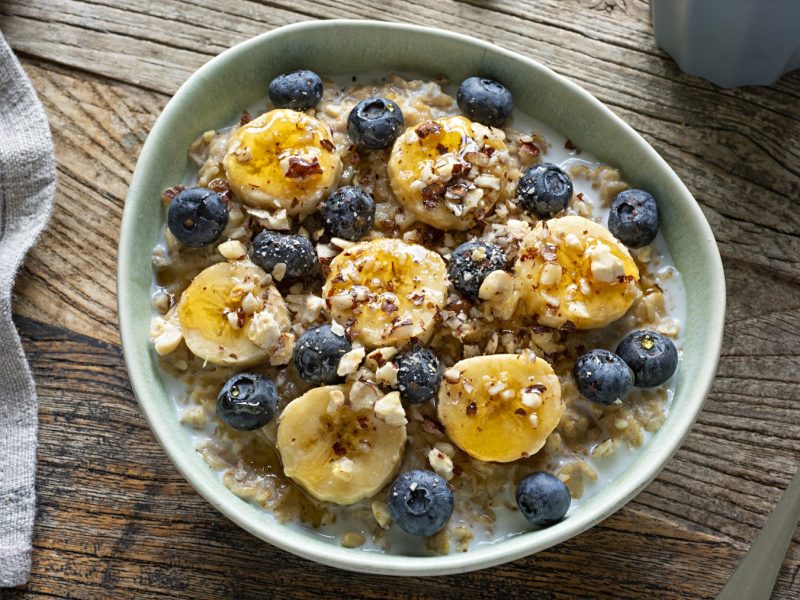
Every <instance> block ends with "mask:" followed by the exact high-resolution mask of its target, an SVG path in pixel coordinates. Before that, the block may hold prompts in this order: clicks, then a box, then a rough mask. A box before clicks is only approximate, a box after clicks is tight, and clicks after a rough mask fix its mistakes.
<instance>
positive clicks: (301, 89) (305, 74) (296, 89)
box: [268, 69, 324, 110]
mask: <svg viewBox="0 0 800 600" xmlns="http://www.w3.org/2000/svg"><path fill="white" fill-rule="evenodd" d="M323 91H324V87H323V85H322V79H321V78H320V76H319V75H317V74H316V73H314V72H313V71H309V70H306V69H303V70H299V71H292V72H291V73H284V74H283V75H278V76H277V77H276V78H275V79H273V80H272V81H270V83H269V88H268V93H269V99H270V102H272V105H273V106H274V107H275V108H291V109H292V110H308V109H309V108H314V107H315V106H316V105H317V104H319V101H320V100H321V99H322V93H323Z"/></svg>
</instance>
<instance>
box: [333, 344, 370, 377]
mask: <svg viewBox="0 0 800 600" xmlns="http://www.w3.org/2000/svg"><path fill="white" fill-rule="evenodd" d="M365 354H366V350H364V348H363V347H359V348H353V349H352V350H350V352H348V353H346V354H345V355H344V356H342V358H341V359H339V366H338V367H337V369H336V374H337V375H339V376H340V377H344V376H345V375H350V374H351V373H355V372H356V371H357V370H358V367H359V365H360V364H361V361H362V360H364V355H365Z"/></svg>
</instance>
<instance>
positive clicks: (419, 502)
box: [388, 469, 455, 537]
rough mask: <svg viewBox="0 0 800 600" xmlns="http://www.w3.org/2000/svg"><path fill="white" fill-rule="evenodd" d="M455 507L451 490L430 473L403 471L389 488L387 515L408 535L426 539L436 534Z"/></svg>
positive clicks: (418, 470) (419, 470)
mask: <svg viewBox="0 0 800 600" xmlns="http://www.w3.org/2000/svg"><path fill="white" fill-rule="evenodd" d="M454 504H455V502H454V498H453V490H451V489H450V486H449V485H447V481H445V479H444V477H441V476H440V475H437V474H436V473H433V472H432V471H424V470H422V469H417V470H414V471H406V472H405V473H401V474H400V475H398V477H397V479H395V480H394V483H392V487H390V488H389V499H388V505H389V514H390V515H391V517H392V519H394V522H395V523H396V524H397V526H398V527H399V528H400V529H402V530H403V531H405V532H406V533H409V534H411V535H420V536H425V537H427V536H429V535H433V534H434V533H436V532H437V531H439V530H440V529H441V528H442V527H444V525H445V523H447V521H448V519H450V515H452V514H453V506H454Z"/></svg>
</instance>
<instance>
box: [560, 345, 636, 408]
mask: <svg viewBox="0 0 800 600" xmlns="http://www.w3.org/2000/svg"><path fill="white" fill-rule="evenodd" d="M573 375H574V376H575V383H576V384H577V385H578V391H579V392H580V393H581V394H582V395H583V397H584V398H586V399H587V400H591V401H592V402H596V403H597V404H603V405H606V406H608V405H609V404H613V403H614V401H615V400H616V399H617V398H622V397H624V396H625V394H627V393H628V392H629V391H630V389H631V387H633V372H632V371H631V370H630V368H629V367H628V365H626V364H625V361H624V360H622V359H621V358H620V357H619V356H617V355H616V354H614V353H613V352H610V351H608V350H590V351H589V352H587V353H586V354H583V355H581V356H579V357H578V360H577V361H575V368H574V369H573Z"/></svg>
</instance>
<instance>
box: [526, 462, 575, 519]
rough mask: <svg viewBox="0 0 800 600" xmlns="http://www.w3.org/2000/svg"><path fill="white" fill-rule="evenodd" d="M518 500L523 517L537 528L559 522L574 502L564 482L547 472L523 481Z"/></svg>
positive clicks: (532, 475)
mask: <svg viewBox="0 0 800 600" xmlns="http://www.w3.org/2000/svg"><path fill="white" fill-rule="evenodd" d="M516 500H517V506H518V507H519V510H520V512H521V513H522V516H524V517H525V518H526V519H527V520H528V521H529V522H530V523H531V524H532V525H535V526H537V527H547V526H548V525H553V524H554V523H557V522H559V521H560V520H561V519H563V518H564V516H565V515H566V514H567V511H569V505H570V503H571V502H572V498H570V494H569V489H567V486H566V485H565V484H564V482H562V481H561V480H560V479H559V478H558V477H556V476H555V475H551V474H550V473H547V472H545V471H540V472H538V473H532V474H531V475H528V476H527V477H525V478H524V479H522V480H521V481H520V482H519V485H518V486H517V493H516Z"/></svg>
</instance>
